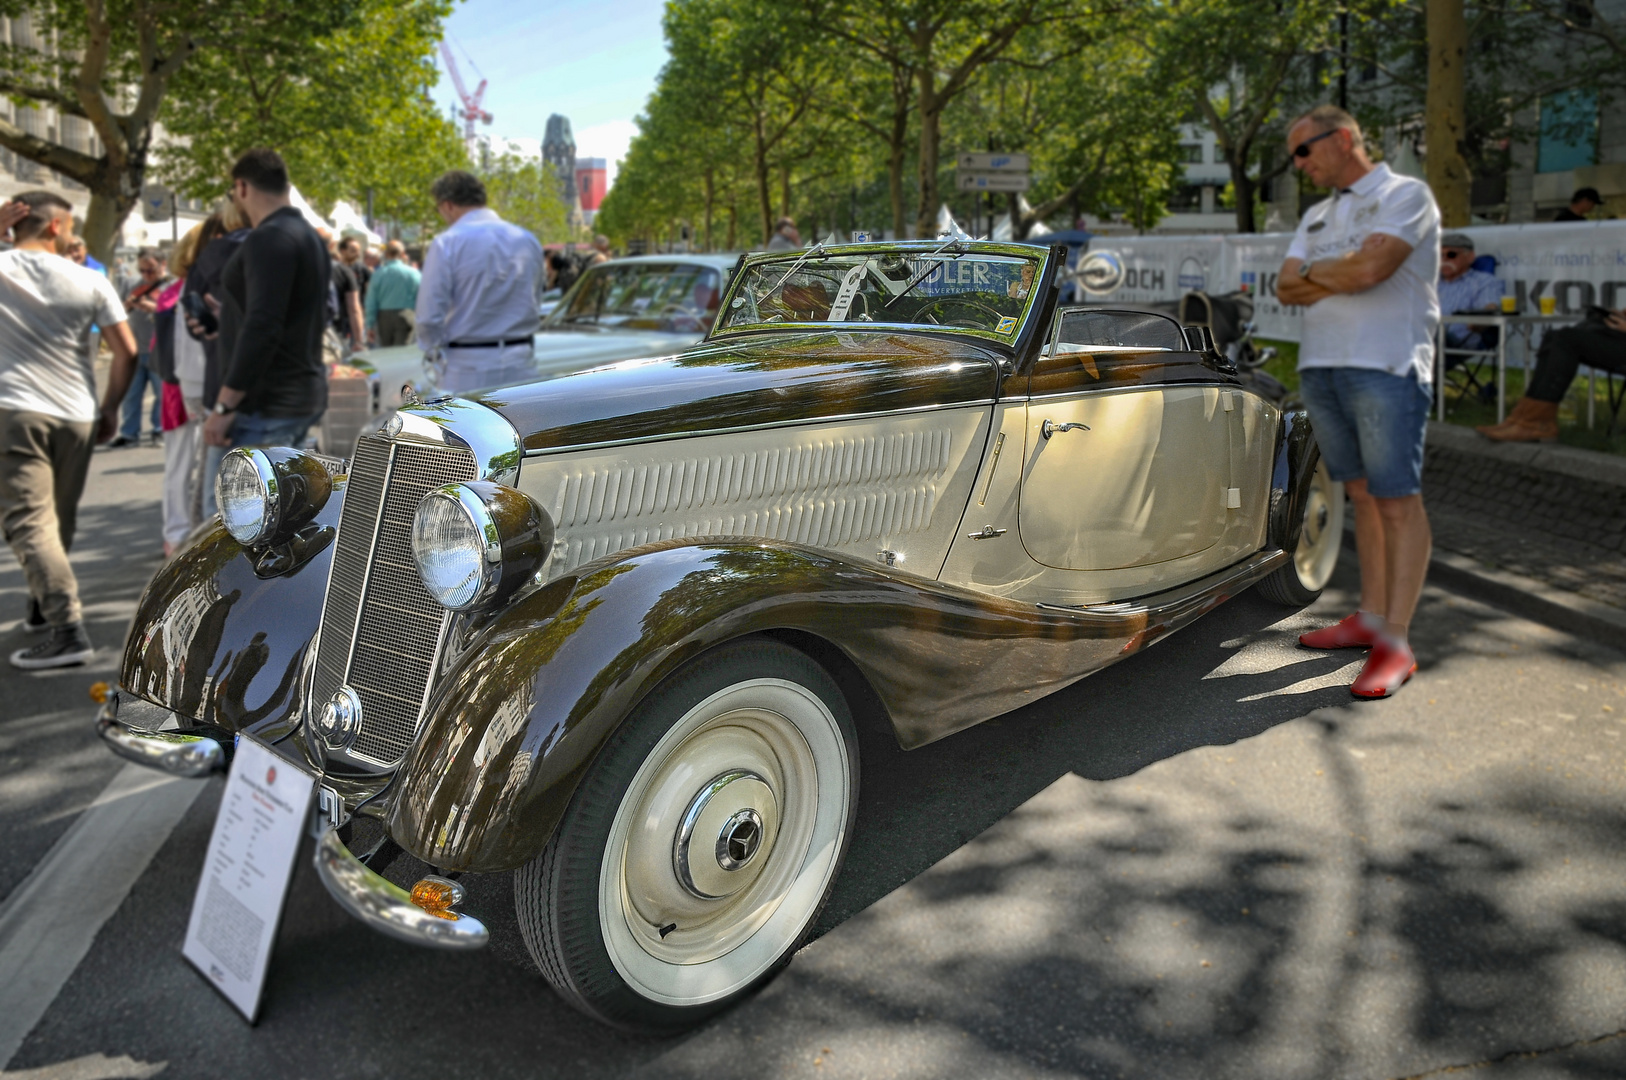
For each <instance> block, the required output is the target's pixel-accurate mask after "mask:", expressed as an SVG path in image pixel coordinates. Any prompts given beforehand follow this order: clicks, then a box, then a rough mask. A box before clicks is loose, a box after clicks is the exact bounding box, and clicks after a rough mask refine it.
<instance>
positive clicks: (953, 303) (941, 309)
mask: <svg viewBox="0 0 1626 1080" xmlns="http://www.w3.org/2000/svg"><path fill="white" fill-rule="evenodd" d="M953 307H961V308H967V309H969V310H970V311H972V312H975V313H976V316H977V317H976V318H974V319H973V320H972V321H969V322H967V321H966V320H965V319H964V318H963V317H962V318H960V319H955V318H954V317H953V316H952V315H951V314H950V313H949V310H948V309H950V308H953ZM934 311H935V312H936V313H937V314H938V315H941V316H942V318H934V317H933V315H932V312H934ZM983 316H986V317H987V320H992V323H993V325H992V326H990V325H988V322H987V320H985V319H984V318H983ZM915 318H917V319H930V320H931V321H932V322H934V323H937V324H938V325H943V324H945V323H946V324H949V325H953V326H965V327H968V328H969V329H972V330H992V329H993V327H994V326H998V325H999V320H1000V319H1002V318H1004V316H1003V315H1001V314H1000V313H999V312H997V311H995V310H994V309H993V308H991V307H989V306H988V305H987V304H984V303H982V302H981V301H980V300H972V299H971V298H970V297H966V296H945V297H943V298H941V299H939V300H933V301H932V302H931V303H929V304H926V305H924V306H922V307H921V308H920V309H919V310H918V311H916V312H915Z"/></svg>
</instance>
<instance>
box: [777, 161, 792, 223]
mask: <svg viewBox="0 0 1626 1080" xmlns="http://www.w3.org/2000/svg"><path fill="white" fill-rule="evenodd" d="M779 216H780V217H790V216H791V215H790V166H789V165H780V166H779Z"/></svg>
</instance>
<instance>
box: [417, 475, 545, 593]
mask: <svg viewBox="0 0 1626 1080" xmlns="http://www.w3.org/2000/svg"><path fill="white" fill-rule="evenodd" d="M552 546H553V522H552V521H551V520H550V519H549V518H548V515H547V514H546V513H544V512H543V510H542V508H541V507H539V506H537V505H536V503H534V502H532V501H531V499H530V497H529V496H527V495H526V494H524V493H523V492H520V491H516V490H515V489H513V488H511V487H504V486H503V485H501V484H493V483H490V482H488V481H477V482H474V483H469V484H450V485H448V486H446V487H443V488H440V489H438V490H436V491H431V492H430V493H429V494H428V495H425V496H424V498H423V501H422V502H421V503H419V504H418V512H417V514H416V516H414V517H413V519H412V557H413V559H414V560H416V562H417V564H418V575H419V577H421V578H422V579H423V585H424V588H425V589H428V590H429V595H430V596H432V597H434V598H435V600H436V601H438V602H439V603H440V604H441V605H443V606H445V607H448V608H451V609H452V610H453V611H468V610H469V609H471V608H476V607H479V606H480V605H482V604H485V603H488V602H490V601H492V600H495V599H502V598H503V597H506V596H509V595H512V593H513V592H514V590H516V589H518V588H519V587H520V586H521V585H523V584H524V583H525V582H526V581H527V580H528V579H529V578H530V577H531V576H532V575H534V574H535V573H536V572H537V571H538V570H540V569H541V568H542V563H543V562H544V561H545V560H546V559H547V557H548V551H549V550H550V548H551V547H552Z"/></svg>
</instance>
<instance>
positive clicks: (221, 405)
mask: <svg viewBox="0 0 1626 1080" xmlns="http://www.w3.org/2000/svg"><path fill="white" fill-rule="evenodd" d="M236 411H237V410H236V409H228V408H227V407H226V403H225V402H224V401H217V402H215V415H216V416H230V415H231V414H232V413H234V412H236Z"/></svg>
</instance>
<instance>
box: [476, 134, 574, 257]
mask: <svg viewBox="0 0 1626 1080" xmlns="http://www.w3.org/2000/svg"><path fill="white" fill-rule="evenodd" d="M485 184H486V196H487V198H488V199H489V201H490V204H491V208H492V209H493V210H495V211H497V213H499V214H501V215H502V218H503V220H504V221H511V222H513V223H514V224H515V225H519V226H521V227H523V228H526V229H529V230H530V231H531V232H532V233H533V234H534V235H535V236H536V238H537V239H538V240H540V241H542V242H543V243H544V244H553V243H562V242H564V241H568V240H574V239H576V237H575V236H574V235H573V233H572V230H571V228H570V223H569V221H568V220H567V219H566V216H565V204H564V199H563V196H564V185H563V184H561V183H560V181H559V177H558V176H556V175H555V174H554V171H553V167H552V166H551V165H548V164H545V163H543V162H540V161H529V160H523V159H521V158H516V157H513V156H511V155H507V154H505V155H503V156H502V157H500V158H498V159H497V160H496V161H495V162H493V163H492V166H491V168H489V169H487V170H486V172H485Z"/></svg>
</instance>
